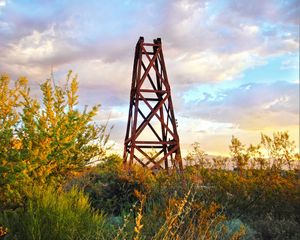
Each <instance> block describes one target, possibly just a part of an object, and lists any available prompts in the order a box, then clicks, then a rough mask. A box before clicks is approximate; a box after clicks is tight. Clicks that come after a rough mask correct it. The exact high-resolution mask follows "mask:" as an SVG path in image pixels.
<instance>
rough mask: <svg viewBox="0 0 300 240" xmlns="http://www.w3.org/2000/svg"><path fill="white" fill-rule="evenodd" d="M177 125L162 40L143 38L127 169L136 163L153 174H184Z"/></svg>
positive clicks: (135, 68) (139, 47) (126, 149)
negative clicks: (158, 171)
mask: <svg viewBox="0 0 300 240" xmlns="http://www.w3.org/2000/svg"><path fill="white" fill-rule="evenodd" d="M176 125H177V124H176V120H175V116H174V109H173V103H172V98H171V89H170V84H169V80H168V76H167V71H166V66H165V62H164V57H163V52H162V43H161V39H160V38H157V39H154V40H153V43H144V38H143V37H140V39H139V40H138V42H137V44H136V48H135V56H134V63H133V73H132V84H131V91H130V105H129V114H128V123H127V130H126V136H125V142H124V156H123V159H124V165H126V166H129V168H130V166H131V165H132V164H133V162H134V161H135V162H138V163H140V164H141V165H142V166H144V167H148V168H150V169H152V170H155V169H167V170H169V169H171V168H172V169H176V170H182V159H181V154H180V145H179V137H178V133H177V126H176ZM154 150H155V151H154ZM149 151H150V152H149Z"/></svg>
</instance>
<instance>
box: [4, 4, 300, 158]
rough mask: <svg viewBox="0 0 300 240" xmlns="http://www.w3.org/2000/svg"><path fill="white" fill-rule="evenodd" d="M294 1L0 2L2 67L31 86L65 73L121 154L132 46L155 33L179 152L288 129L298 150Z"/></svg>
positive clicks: (223, 149)
mask: <svg viewBox="0 0 300 240" xmlns="http://www.w3.org/2000/svg"><path fill="white" fill-rule="evenodd" d="M299 5H300V4H299V1H286V0H281V1H280V0H264V1H261V0H252V1H246V0H231V1H230V0H228V1H226V0H211V1H210V0H209V1H202V0H199V1H194V0H152V1H142V0H140V1H138V0H124V1H121V0H110V1H102V0H98V1H96V0H89V1H84V0H73V1H66V0H32V1H29V0H0V73H4V72H5V73H8V74H9V75H10V76H11V77H12V78H13V79H16V78H17V77H18V76H26V77H28V78H29V80H30V85H31V88H32V89H33V92H35V91H37V89H38V88H39V84H40V83H41V82H43V81H44V80H45V79H47V78H49V77H50V75H51V71H53V75H54V79H55V81H56V82H57V83H59V82H63V81H64V79H65V76H66V74H67V72H68V71H69V70H70V69H72V70H73V71H74V72H75V73H77V74H78V76H79V87H80V104H81V106H84V105H89V106H93V105H96V104H99V103H100V104H101V110H100V111H99V114H98V115H97V116H96V120H97V121H99V122H100V123H102V122H105V121H107V119H108V118H109V124H110V125H113V126H114V128H113V129H112V131H111V137H110V140H111V143H113V144H114V149H116V150H117V151H118V150H119V151H121V150H122V146H123V141H124V136H125V130H126V121H127V116H128V105H129V93H130V85H131V74H132V64H133V55H134V48H135V44H136V42H137V40H138V38H139V37H140V36H144V38H145V42H152V40H153V39H154V38H157V37H161V38H162V43H163V52H164V57H165V62H166V67H167V72H168V76H169V82H170V85H171V88H172V98H173V104H174V109H175V115H176V118H177V120H178V132H179V137H180V142H181V148H182V152H183V154H185V153H186V152H187V151H188V150H189V149H190V146H191V144H192V143H194V142H199V143H200V146H201V147H202V149H203V150H205V151H206V152H207V153H209V154H218V155H219V154H220V155H224V154H228V152H229V150H228V145H229V144H230V140H231V137H232V135H234V136H236V137H238V138H240V140H241V141H242V142H243V143H245V144H249V143H258V142H259V140H260V134H261V133H266V134H269V135H272V133H273V132H276V131H284V130H288V131H289V133H290V135H291V138H292V140H294V141H295V143H296V146H297V148H298V149H299Z"/></svg>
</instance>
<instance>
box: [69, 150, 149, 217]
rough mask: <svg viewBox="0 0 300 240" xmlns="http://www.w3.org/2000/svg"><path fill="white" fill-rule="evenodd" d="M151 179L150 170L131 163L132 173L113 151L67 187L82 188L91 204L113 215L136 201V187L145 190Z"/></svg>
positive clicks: (127, 208)
mask: <svg viewBox="0 0 300 240" xmlns="http://www.w3.org/2000/svg"><path fill="white" fill-rule="evenodd" d="M154 181H155V180H154V176H153V175H152V173H151V172H150V171H149V170H147V169H144V168H141V167H137V166H136V167H133V169H132V171H131V173H128V172H126V171H123V170H122V159H121V158H120V157H119V156H118V155H115V154H113V155H110V156H108V157H106V158H104V159H103V161H102V162H101V163H100V164H99V165H98V166H96V167H94V168H92V169H91V170H90V171H88V172H86V173H85V174H83V175H82V176H80V177H78V178H76V179H73V180H72V181H71V182H70V183H69V184H67V187H66V188H67V189H68V188H70V187H72V186H77V187H79V188H81V189H83V190H84V192H85V193H87V194H88V195H89V197H90V201H91V205H92V207H94V208H96V209H101V210H103V211H104V212H106V213H108V214H113V215H115V216H116V215H120V214H121V212H122V211H128V210H129V209H130V207H131V206H132V205H133V204H134V203H136V202H137V201H138V198H137V197H136V196H135V194H134V191H135V190H138V191H140V192H142V193H148V192H149V191H150V190H151V184H153V183H154Z"/></svg>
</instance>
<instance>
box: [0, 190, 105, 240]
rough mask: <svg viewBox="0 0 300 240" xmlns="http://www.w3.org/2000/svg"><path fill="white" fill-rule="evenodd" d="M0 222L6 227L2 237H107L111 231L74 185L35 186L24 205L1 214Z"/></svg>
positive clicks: (100, 215) (102, 216)
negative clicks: (61, 187)
mask: <svg viewBox="0 0 300 240" xmlns="http://www.w3.org/2000/svg"><path fill="white" fill-rule="evenodd" d="M0 225H3V226H5V227H7V228H8V232H9V234H8V235H7V236H6V238H5V239H24V240H26V239H28V240H29V239H30V240H31V239H45V240H46V239H47V240H48V239H62V240H63V239H108V238H109V234H110V233H109V230H110V228H109V226H108V224H107V223H106V218H105V216H104V215H103V214H102V213H100V212H97V211H94V210H92V209H91V207H90V204H89V201H88V197H87V196H86V195H84V193H83V192H82V191H78V190H77V189H75V188H73V189H72V190H71V191H69V192H62V191H59V192H58V191H57V190H55V189H54V188H52V187H49V188H47V189H45V190H43V189H41V188H37V187H35V188H34V190H33V191H32V192H31V197H30V198H29V199H28V200H27V202H26V205H25V208H19V209H17V210H14V211H12V210H6V211H4V212H3V213H1V214H0Z"/></svg>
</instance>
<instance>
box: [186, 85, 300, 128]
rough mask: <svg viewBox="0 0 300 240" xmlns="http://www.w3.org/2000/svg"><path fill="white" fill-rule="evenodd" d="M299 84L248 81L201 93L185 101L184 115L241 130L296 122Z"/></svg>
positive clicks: (288, 124)
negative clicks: (232, 86)
mask: <svg viewBox="0 0 300 240" xmlns="http://www.w3.org/2000/svg"><path fill="white" fill-rule="evenodd" d="M298 89H299V84H298V83H287V82H276V83H272V84H268V83H265V84H254V83H253V84H247V85H242V86H240V87H238V88H232V89H225V90H220V91H219V92H217V91H216V93H204V94H203V95H202V96H199V98H198V99H195V100H192V101H187V102H186V109H188V110H187V111H185V110H182V112H181V114H183V115H184V116H188V115H190V116H191V117H192V118H196V117H198V118H201V119H207V120H209V121H215V122H228V123H232V124H236V125H238V126H239V128H241V129H252V130H254V129H256V130H262V129H264V128H269V127H279V126H281V127H283V126H286V127H289V126H293V125H297V124H298V123H299V115H298V113H299V101H298V99H299V92H298Z"/></svg>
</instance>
